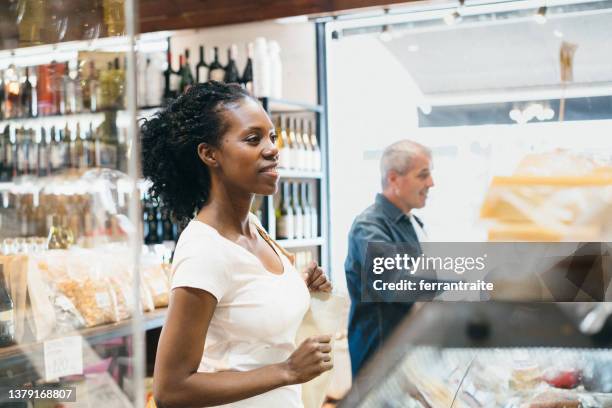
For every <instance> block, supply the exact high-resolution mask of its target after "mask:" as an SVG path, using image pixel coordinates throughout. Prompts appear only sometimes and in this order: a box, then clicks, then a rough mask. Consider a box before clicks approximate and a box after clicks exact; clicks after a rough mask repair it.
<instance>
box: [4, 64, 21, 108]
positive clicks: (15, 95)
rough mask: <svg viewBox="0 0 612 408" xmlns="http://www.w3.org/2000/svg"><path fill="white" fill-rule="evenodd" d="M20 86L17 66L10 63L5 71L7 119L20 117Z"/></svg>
mask: <svg viewBox="0 0 612 408" xmlns="http://www.w3.org/2000/svg"><path fill="white" fill-rule="evenodd" d="M20 88H21V87H20V84H19V74H18V72H17V67H15V65H10V66H9V67H8V68H7V69H6V71H4V92H5V94H6V101H5V102H4V117H5V118H7V119H8V118H17V117H19V113H20V112H19V110H20V109H19V107H20V103H19V101H20V97H19V91H20V90H21V89H20Z"/></svg>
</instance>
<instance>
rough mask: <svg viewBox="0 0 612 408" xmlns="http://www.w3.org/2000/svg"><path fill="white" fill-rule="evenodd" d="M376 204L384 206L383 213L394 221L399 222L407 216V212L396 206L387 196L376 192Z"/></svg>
mask: <svg viewBox="0 0 612 408" xmlns="http://www.w3.org/2000/svg"><path fill="white" fill-rule="evenodd" d="M376 204H378V205H379V206H380V208H382V211H383V213H385V215H386V216H387V217H389V218H390V219H392V220H393V222H398V221H400V220H402V219H403V218H404V217H406V218H407V216H406V214H404V213H403V212H402V210H400V209H399V208H397V207H396V206H395V204H393V203H392V202H391V201H389V199H388V198H387V197H385V196H384V195H382V194H380V193H378V194H376Z"/></svg>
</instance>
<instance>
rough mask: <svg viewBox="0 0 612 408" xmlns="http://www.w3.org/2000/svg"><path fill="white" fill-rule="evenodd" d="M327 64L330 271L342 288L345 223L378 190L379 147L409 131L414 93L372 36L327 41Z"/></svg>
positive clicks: (348, 223)
mask: <svg viewBox="0 0 612 408" xmlns="http://www.w3.org/2000/svg"><path fill="white" fill-rule="evenodd" d="M327 63H328V72H329V74H328V75H329V76H328V92H329V93H328V96H329V101H328V109H329V155H330V160H329V163H330V167H329V176H330V177H329V182H330V203H331V209H330V220H331V231H330V233H331V248H332V252H331V258H332V259H331V271H332V277H333V279H334V286H335V287H336V288H337V289H338V290H344V289H345V287H346V281H345V279H344V274H343V271H344V269H343V264H344V259H345V257H346V251H347V234H348V231H349V228H350V226H351V223H352V221H353V218H354V217H355V215H357V214H358V213H359V212H361V211H362V210H363V209H364V208H365V207H367V206H368V205H370V204H371V203H372V202H373V200H374V196H375V194H376V193H377V192H378V191H379V190H380V174H379V170H378V160H379V157H380V153H381V149H382V148H384V146H386V145H388V144H390V143H392V142H394V141H396V140H399V139H401V138H410V137H412V136H413V135H414V130H415V129H416V126H417V117H416V110H415V107H416V103H417V99H418V92H417V90H416V89H415V86H414V84H413V83H412V81H411V80H410V78H409V76H408V75H407V73H406V72H405V69H404V68H403V67H402V66H401V64H400V63H399V61H397V59H396V58H395V57H394V56H393V55H392V54H391V53H390V52H389V51H388V50H387V49H386V48H385V47H384V46H382V45H381V43H380V41H378V39H376V38H374V37H359V36H355V37H348V38H345V39H343V40H341V41H330V42H329V43H328V61H327ZM339 272H341V273H340V274H339Z"/></svg>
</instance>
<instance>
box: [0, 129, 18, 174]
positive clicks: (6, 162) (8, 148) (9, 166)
mask: <svg viewBox="0 0 612 408" xmlns="http://www.w3.org/2000/svg"><path fill="white" fill-rule="evenodd" d="M2 145H3V149H2V150H3V151H4V154H3V156H2V159H3V160H2V172H1V173H0V181H10V180H11V179H12V178H13V170H14V165H15V160H14V157H15V151H14V146H13V143H12V142H11V135H10V126H6V127H5V128H4V134H3V135H2Z"/></svg>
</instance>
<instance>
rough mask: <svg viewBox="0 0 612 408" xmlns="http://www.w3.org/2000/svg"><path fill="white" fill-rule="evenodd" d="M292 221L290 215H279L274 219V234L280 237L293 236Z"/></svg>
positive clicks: (287, 237) (289, 237) (288, 237)
mask: <svg viewBox="0 0 612 408" xmlns="http://www.w3.org/2000/svg"><path fill="white" fill-rule="evenodd" d="M293 223H294V221H293V216H292V215H281V216H280V218H278V220H277V221H276V236H277V237H278V238H281V239H291V238H293V236H294V235H293V226H294V224H293Z"/></svg>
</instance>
